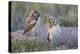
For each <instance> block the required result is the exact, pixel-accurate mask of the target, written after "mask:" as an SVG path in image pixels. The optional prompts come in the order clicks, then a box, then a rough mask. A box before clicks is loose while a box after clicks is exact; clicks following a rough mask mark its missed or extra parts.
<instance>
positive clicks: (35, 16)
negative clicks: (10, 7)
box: [29, 10, 40, 20]
mask: <svg viewBox="0 0 80 54" xmlns="http://www.w3.org/2000/svg"><path fill="white" fill-rule="evenodd" d="M29 16H32V17H34V18H35V19H36V20H38V18H39V16H40V13H39V12H38V11H37V10H32V11H31V12H30V13H29Z"/></svg>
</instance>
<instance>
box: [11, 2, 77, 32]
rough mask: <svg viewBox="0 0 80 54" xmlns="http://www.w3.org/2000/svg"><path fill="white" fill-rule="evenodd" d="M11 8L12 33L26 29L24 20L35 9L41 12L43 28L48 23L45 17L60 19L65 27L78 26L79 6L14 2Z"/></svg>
mask: <svg viewBox="0 0 80 54" xmlns="http://www.w3.org/2000/svg"><path fill="white" fill-rule="evenodd" d="M11 8H12V9H11V30H12V31H16V30H20V29H23V28H24V20H25V18H26V16H27V14H28V13H29V12H30V11H31V10H33V9H37V10H38V11H39V12H40V18H41V23H40V24H41V26H43V25H44V24H45V23H46V22H47V19H46V18H45V16H53V17H55V18H57V19H59V23H60V24H61V25H62V26H65V27H77V26H78V6H77V5H65V4H50V3H48V4H47V3H31V2H19V1H13V2H12V6H11Z"/></svg>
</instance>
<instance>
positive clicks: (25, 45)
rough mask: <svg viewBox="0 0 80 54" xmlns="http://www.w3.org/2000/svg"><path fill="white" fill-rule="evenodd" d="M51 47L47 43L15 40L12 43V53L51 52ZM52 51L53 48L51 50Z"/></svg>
mask: <svg viewBox="0 0 80 54" xmlns="http://www.w3.org/2000/svg"><path fill="white" fill-rule="evenodd" d="M51 49H52V46H51V45H50V44H49V43H48V42H47V41H43V42H36V40H33V41H28V40H16V41H13V42H12V52H13V53H14V52H33V51H47V50H51ZM53 49H54V48H53Z"/></svg>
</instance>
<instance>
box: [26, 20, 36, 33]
mask: <svg viewBox="0 0 80 54" xmlns="http://www.w3.org/2000/svg"><path fill="white" fill-rule="evenodd" d="M35 24H36V20H35V19H34V20H32V21H31V22H30V23H28V24H27V25H26V32H28V31H30V30H31V29H32V28H33V27H34V26H35Z"/></svg>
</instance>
